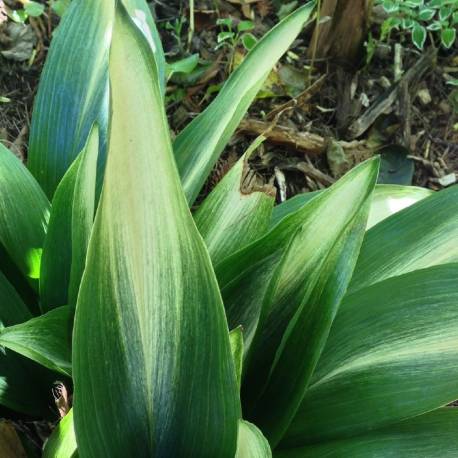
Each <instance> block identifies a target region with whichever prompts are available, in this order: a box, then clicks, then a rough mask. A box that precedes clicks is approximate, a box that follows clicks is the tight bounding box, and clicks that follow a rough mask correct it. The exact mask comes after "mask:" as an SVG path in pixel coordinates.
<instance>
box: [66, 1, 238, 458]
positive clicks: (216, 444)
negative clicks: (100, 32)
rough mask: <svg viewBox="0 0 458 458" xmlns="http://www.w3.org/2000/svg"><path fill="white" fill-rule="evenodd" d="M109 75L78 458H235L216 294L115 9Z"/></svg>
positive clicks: (84, 291)
mask: <svg viewBox="0 0 458 458" xmlns="http://www.w3.org/2000/svg"><path fill="white" fill-rule="evenodd" d="M126 63H128V65H126ZM110 80H111V89H112V94H111V103H112V107H111V113H112V118H111V125H110V139H109V153H108V161H107V166H106V173H105V180H104V185H103V190H102V195H101V199H100V203H99V207H98V210H97V215H96V220H95V223H94V229H93V232H92V236H91V240H90V244H89V250H88V256H87V262H86V269H85V273H84V275H83V280H82V284H81V288H80V292H79V296H78V303H77V309H76V319H75V326H74V340H73V376H74V385H75V392H74V419H75V430H76V437H77V441H78V449H79V453H80V454H81V456H85V457H95V458H100V457H104V456H106V457H110V458H111V457H113V458H115V457H125V456H128V455H130V454H132V453H136V454H140V455H138V456H163V455H168V456H183V455H188V456H221V457H226V456H227V457H233V456H234V454H235V451H236V442H237V427H238V426H237V423H238V419H239V418H240V406H239V399H238V391H237V381H236V375H235V368H234V363H233V361H232V356H231V350H230V344H229V333H228V328H227V323H226V319H225V316H224V309H223V305H222V302H221V297H220V295H219V291H218V286H217V283H216V279H215V276H214V273H213V271H212V267H211V263H210V259H209V256H208V253H207V251H206V249H205V246H204V243H203V240H202V239H201V237H200V235H199V234H198V231H197V229H196V227H195V225H194V222H193V220H192V217H191V214H190V212H189V209H188V206H187V203H186V200H185V198H184V195H183V192H182V189H181V187H180V181H179V176H178V173H177V171H176V166H175V163H174V158H173V153H172V148H171V142H170V138H169V128H168V125H167V122H166V115H165V111H164V107H163V99H162V94H161V90H160V86H159V80H158V75H157V72H156V66H155V65H154V63H153V55H152V53H151V50H150V48H149V47H148V45H147V43H146V42H145V40H144V37H143V36H142V35H141V34H140V33H139V32H138V30H137V29H136V27H135V26H134V25H133V24H132V22H131V21H130V20H129V18H128V16H127V15H126V14H125V12H124V10H123V8H122V6H121V5H120V4H119V3H118V4H117V10H116V21H115V27H114V33H113V40H112V48H111V53H110ZM107 399H110V402H109V403H107V402H106V400H107ZM126 400H128V402H126ZM94 437H97V440H96V441H94Z"/></svg>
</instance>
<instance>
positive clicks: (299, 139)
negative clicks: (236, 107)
mask: <svg viewBox="0 0 458 458" xmlns="http://www.w3.org/2000/svg"><path fill="white" fill-rule="evenodd" d="M238 130H239V132H243V133H245V134H248V135H254V136H258V135H264V137H266V138H267V140H268V141H269V142H270V143H276V144H280V145H285V146H288V147H290V148H293V149H295V150H297V151H300V152H302V153H311V154H321V153H324V152H325V151H326V147H327V141H326V140H325V139H324V138H323V137H320V136H319V135H316V134H311V133H308V132H298V131H296V130H295V129H291V128H290V127H283V126H276V125H273V124H272V123H269V122H265V121H259V120H257V119H244V120H243V121H242V122H241V123H240V126H239V129H238Z"/></svg>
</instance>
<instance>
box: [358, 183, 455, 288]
mask: <svg viewBox="0 0 458 458" xmlns="http://www.w3.org/2000/svg"><path fill="white" fill-rule="evenodd" d="M457 215H458V186H454V187H452V188H448V189H446V190H443V191H440V192H437V193H434V194H433V195H431V196H430V197H428V198H426V199H423V200H421V201H420V202H417V203H416V204H415V205H412V206H411V207H409V208H406V209H404V210H402V211H400V212H399V213H396V214H395V215H393V216H391V217H389V218H387V219H385V220H384V221H382V222H381V223H379V224H377V225H376V226H375V227H373V228H372V229H370V230H369V231H368V232H367V234H366V237H365V239H364V243H363V246H362V247H361V253H360V256H359V258H358V263H357V265H356V268H355V273H354V276H353V279H352V282H351V285H350V290H351V291H356V290H357V289H360V288H362V287H364V286H368V285H371V284H373V283H376V282H378V281H381V280H384V279H386V278H389V277H394V276H396V275H401V274H403V273H406V272H411V271H413V270H417V269H423V268H425V267H429V266H433V265H438V264H444V263H447V262H455V261H458V243H457V242H456V241H457V240H458V217H457Z"/></svg>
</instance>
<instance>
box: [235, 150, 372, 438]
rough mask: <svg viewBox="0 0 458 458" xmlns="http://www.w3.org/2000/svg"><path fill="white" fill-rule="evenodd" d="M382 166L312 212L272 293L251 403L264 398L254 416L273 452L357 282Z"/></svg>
mask: <svg viewBox="0 0 458 458" xmlns="http://www.w3.org/2000/svg"><path fill="white" fill-rule="evenodd" d="M378 166H379V160H378V159H376V160H371V161H368V162H366V163H364V164H362V165H361V166H359V167H358V168H357V169H355V170H354V171H353V173H350V174H348V175H347V176H346V177H345V178H344V179H342V180H341V181H340V182H339V183H338V184H336V185H335V186H334V187H333V188H331V189H330V190H328V191H327V192H326V193H323V195H322V196H320V197H318V198H317V199H314V200H313V201H311V202H310V204H309V205H308V206H307V207H304V209H303V210H302V211H301V213H303V212H304V210H305V211H307V210H308V214H307V215H304V216H305V221H303V223H302V225H301V227H300V228H299V229H298V231H297V233H296V234H295V235H294V237H293V238H292V241H291V243H290V245H289V247H288V248H287V250H286V252H285V254H284V256H283V258H282V259H281V262H280V264H279V266H278V268H277V269H276V271H275V273H274V275H273V280H272V282H271V284H270V285H269V289H268V291H267V294H266V298H265V302H264V304H263V309H262V313H261V317H260V320H259V332H258V334H257V336H258V337H257V339H256V338H255V341H254V342H253V348H252V358H251V360H249V364H250V366H249V367H248V371H247V374H246V383H245V385H244V387H245V391H244V400H245V401H246V400H247V398H248V405H250V404H251V405H253V404H252V399H256V398H257V399H256V404H255V406H254V409H252V410H248V409H246V410H247V411H248V418H253V419H254V421H255V423H256V424H257V425H258V426H259V427H260V428H261V429H262V431H263V432H264V434H265V435H266V436H267V437H268V438H269V442H270V443H271V444H272V445H273V446H274V445H276V444H277V443H278V442H279V441H280V439H281V438H282V436H283V434H284V432H285V431H286V429H287V428H288V426H289V424H290V422H291V420H292V419H293V417H294V415H295V413H296V411H297V409H298V408H299V405H300V403H301V401H302V399H303V397H304V394H305V392H306V389H307V386H308V384H309V382H310V379H311V376H312V374H313V371H314V369H315V366H316V364H317V362H318V359H319V357H320V355H321V352H322V350H323V348H324V345H325V343H326V340H327V337H328V334H329V330H330V328H331V324H332V322H333V320H334V317H335V315H336V313H337V310H338V307H339V304H340V301H341V300H342V298H343V296H344V294H345V292H346V289H347V286H348V284H349V282H350V279H351V276H352V274H353V268H354V266H355V264H356V260H357V257H358V253H359V249H360V246H361V243H362V240H363V237H364V233H365V227H366V222H367V217H368V214H369V206H370V201H371V197H372V191H373V189H374V186H375V183H376V181H377V176H378ZM331 219H332V221H333V224H332V226H330V225H329V221H331ZM291 312H292V313H291ZM288 314H289V316H288ZM272 354H275V358H274V360H273V361H272V359H271V356H270V355H272ZM298 354H300V355H301V357H300V358H298ZM266 356H267V357H266ZM264 375H265V378H264Z"/></svg>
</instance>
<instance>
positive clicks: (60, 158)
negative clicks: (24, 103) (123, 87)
mask: <svg viewBox="0 0 458 458" xmlns="http://www.w3.org/2000/svg"><path fill="white" fill-rule="evenodd" d="M113 5H114V2H113V0H100V1H97V2H94V1H93V0H74V1H72V2H71V4H70V6H69V7H68V9H67V11H66V12H65V14H64V16H63V18H62V21H61V23H60V25H59V27H58V28H57V29H56V30H55V32H54V37H53V39H52V41H51V47H50V49H49V54H48V57H47V59H46V64H45V67H44V70H43V73H42V76H41V79H40V84H39V89H38V94H37V97H36V99H35V104H34V110H33V117H32V125H31V131H30V145H29V160H28V166H29V169H30V171H31V172H32V174H33V175H34V176H35V178H36V179H37V180H38V182H39V183H40V185H41V186H42V188H43V189H44V191H45V193H46V194H47V195H48V197H49V198H52V196H53V194H54V191H55V189H56V188H57V185H58V184H59V182H60V181H61V179H62V177H63V176H64V174H65V172H66V171H67V169H68V168H69V167H70V165H71V164H72V163H73V161H74V160H75V158H76V156H77V155H78V153H79V152H80V151H81V150H82V149H83V147H84V145H85V143H86V140H87V137H88V135H89V131H90V129H91V127H92V125H93V124H94V122H95V121H97V122H98V123H99V125H100V126H101V131H102V132H101V134H102V135H101V137H102V140H101V154H102V156H103V155H104V149H105V146H104V136H105V135H104V131H105V129H106V124H107V111H108V76H107V62H108V51H109V46H110V40H111V29H112V23H113V13H114V7H113ZM83 37H84V39H83ZM88 43H90V46H88ZM103 126H104V127H103ZM102 162H103V161H102Z"/></svg>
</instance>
